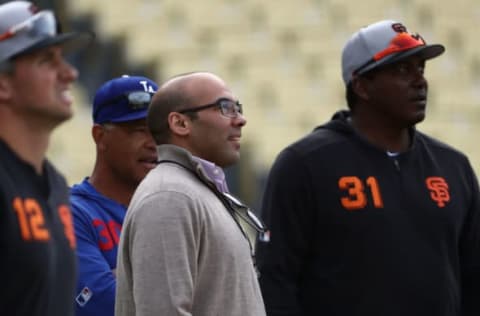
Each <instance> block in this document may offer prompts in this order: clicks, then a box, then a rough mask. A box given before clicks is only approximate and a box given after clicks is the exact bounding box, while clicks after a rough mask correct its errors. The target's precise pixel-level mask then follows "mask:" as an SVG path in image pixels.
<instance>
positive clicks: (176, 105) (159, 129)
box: [147, 89, 198, 145]
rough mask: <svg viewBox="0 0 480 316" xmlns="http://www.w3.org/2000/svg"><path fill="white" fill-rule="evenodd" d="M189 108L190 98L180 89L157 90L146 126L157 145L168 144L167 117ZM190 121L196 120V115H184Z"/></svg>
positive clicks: (192, 113)
mask: <svg viewBox="0 0 480 316" xmlns="http://www.w3.org/2000/svg"><path fill="white" fill-rule="evenodd" d="M189 106H191V100H190V97H189V96H187V95H186V94H185V92H183V91H181V90H180V89H163V90H162V89H159V90H158V91H157V93H156V94H155V96H154V97H153V100H152V102H151V104H150V107H149V109H148V115H147V126H148V129H149V130H150V133H151V134H152V136H153V139H154V140H155V143H156V144H157V145H160V144H165V143H168V141H169V138H170V126H169V125H168V115H169V114H170V113H171V112H175V111H179V110H181V109H183V108H187V107H189ZM185 115H187V116H189V117H190V118H191V119H192V120H193V119H196V118H197V117H198V116H197V113H195V112H191V113H190V112H189V113H185Z"/></svg>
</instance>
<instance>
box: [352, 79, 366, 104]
mask: <svg viewBox="0 0 480 316" xmlns="http://www.w3.org/2000/svg"><path fill="white" fill-rule="evenodd" d="M368 85H369V81H368V80H367V79H366V78H363V77H354V78H353V79H352V89H353V92H355V94H356V95H358V97H360V98H361V99H363V100H368V99H369V98H370V97H369V92H368V91H369V90H368Z"/></svg>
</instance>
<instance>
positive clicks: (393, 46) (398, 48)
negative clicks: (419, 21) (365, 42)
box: [373, 32, 426, 61]
mask: <svg viewBox="0 0 480 316" xmlns="http://www.w3.org/2000/svg"><path fill="white" fill-rule="evenodd" d="M425 44H426V43H425V40H424V39H423V38H422V37H421V36H420V35H418V34H410V33H407V32H401V33H398V35H397V36H395V37H394V38H393V39H392V41H391V42H390V45H388V47H387V48H385V49H384V50H382V51H380V52H378V53H376V54H375V55H374V56H373V59H374V60H375V61H378V60H380V59H383V58H385V57H387V56H389V55H391V54H393V53H398V52H403V51H405V50H409V49H412V48H415V47H417V46H424V45H425Z"/></svg>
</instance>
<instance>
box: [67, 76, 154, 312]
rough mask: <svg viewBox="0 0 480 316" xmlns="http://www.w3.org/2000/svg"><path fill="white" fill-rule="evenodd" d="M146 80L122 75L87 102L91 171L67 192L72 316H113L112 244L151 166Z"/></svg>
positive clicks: (148, 83) (149, 85) (151, 84)
mask: <svg viewBox="0 0 480 316" xmlns="http://www.w3.org/2000/svg"><path fill="white" fill-rule="evenodd" d="M156 90H157V85H156V83H155V82H153V81H152V80H150V79H148V78H145V77H138V76H122V77H119V78H115V79H113V80H110V81H108V82H106V83H105V84H103V85H102V86H101V87H100V89H99V90H98V91H97V93H96V95H95V99H94V102H93V123H94V124H93V127H92V137H93V140H94V141H95V144H96V152H97V155H96V161H95V166H94V168H93V172H92V174H91V176H90V177H87V178H85V179H84V180H83V182H81V183H80V184H76V185H74V186H73V187H72V190H71V203H72V212H73V216H74V224H75V235H76V238H77V256H78V263H79V265H78V268H79V279H78V283H77V292H76V294H75V301H76V302H75V305H76V314H77V315H78V316H90V315H91V316H94V315H95V316H96V315H102V316H113V315H114V304H115V284H116V280H115V268H116V260H117V246H118V242H119V237H120V230H121V227H122V223H123V218H124V217H125V213H126V210H127V206H128V204H129V202H130V198H131V197H132V195H133V192H134V191H135V189H136V187H137V185H138V184H139V183H140V181H141V180H142V179H143V178H144V177H145V175H146V174H147V173H148V171H150V170H151V169H153V168H154V167H155V166H156V162H157V153H156V149H155V142H154V140H153V138H152V136H151V134H150V132H149V130H148V128H147V125H146V116H147V109H148V106H149V104H150V99H151V97H152V95H153V94H154V92H155V91H156Z"/></svg>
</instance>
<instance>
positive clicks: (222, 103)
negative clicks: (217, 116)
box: [178, 98, 243, 118]
mask: <svg viewBox="0 0 480 316" xmlns="http://www.w3.org/2000/svg"><path fill="white" fill-rule="evenodd" d="M213 107H218V108H219V109H220V112H221V113H222V115H223V116H226V117H229V118H236V117H238V114H239V113H240V114H243V109H242V104H240V102H238V101H233V100H230V99H227V98H220V99H218V100H217V101H215V102H214V103H211V104H206V105H200V106H196V107H192V108H187V109H183V110H180V111H178V113H182V114H183V113H189V112H198V111H202V110H205V109H208V108H213Z"/></svg>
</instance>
